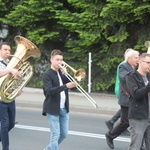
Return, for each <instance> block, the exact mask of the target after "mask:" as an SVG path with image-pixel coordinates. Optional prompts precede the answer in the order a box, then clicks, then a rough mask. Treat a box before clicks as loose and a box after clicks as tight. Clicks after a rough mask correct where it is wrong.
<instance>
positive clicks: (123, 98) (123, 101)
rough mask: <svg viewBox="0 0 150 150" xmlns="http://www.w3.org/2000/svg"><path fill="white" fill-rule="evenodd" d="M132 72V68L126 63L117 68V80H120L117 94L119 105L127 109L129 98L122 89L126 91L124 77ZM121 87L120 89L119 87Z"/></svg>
mask: <svg viewBox="0 0 150 150" xmlns="http://www.w3.org/2000/svg"><path fill="white" fill-rule="evenodd" d="M132 70H134V68H133V67H132V66H131V65H130V64H129V63H128V62H125V63H123V64H121V65H120V67H119V78H120V93H119V102H118V103H119V105H121V106H124V107H129V96H127V95H126V93H125V92H124V90H123V89H122V87H123V88H124V89H125V90H126V91H128V89H127V85H126V75H127V74H128V73H129V72H131V71H132ZM121 86H122V87H121Z"/></svg>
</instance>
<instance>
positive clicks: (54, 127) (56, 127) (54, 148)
mask: <svg viewBox="0 0 150 150" xmlns="http://www.w3.org/2000/svg"><path fill="white" fill-rule="evenodd" d="M46 116H47V119H48V121H49V125H50V133H51V135H50V143H49V145H48V146H47V147H46V150H58V140H59V136H60V123H59V116H54V115H50V114H48V113H47V114H46Z"/></svg>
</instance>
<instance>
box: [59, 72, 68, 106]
mask: <svg viewBox="0 0 150 150" xmlns="http://www.w3.org/2000/svg"><path fill="white" fill-rule="evenodd" d="M57 74H58V78H59V83H60V86H61V85H63V82H62V79H61V77H60V75H59V72H57ZM65 101H66V95H65V92H64V91H62V92H60V108H65Z"/></svg>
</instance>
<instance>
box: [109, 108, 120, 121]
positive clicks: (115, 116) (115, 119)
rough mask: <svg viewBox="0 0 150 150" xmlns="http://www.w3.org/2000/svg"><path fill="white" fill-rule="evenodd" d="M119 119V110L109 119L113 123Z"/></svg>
mask: <svg viewBox="0 0 150 150" xmlns="http://www.w3.org/2000/svg"><path fill="white" fill-rule="evenodd" d="M120 117H121V109H119V110H118V111H117V112H116V113H115V115H114V116H113V117H112V118H111V122H112V123H115V122H116V121H117V120H118V119H119V118H120Z"/></svg>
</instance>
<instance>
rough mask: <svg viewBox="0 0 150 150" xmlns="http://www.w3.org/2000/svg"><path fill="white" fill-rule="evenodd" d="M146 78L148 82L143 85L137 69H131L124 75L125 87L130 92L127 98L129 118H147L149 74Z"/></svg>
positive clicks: (149, 87)
mask: <svg viewBox="0 0 150 150" xmlns="http://www.w3.org/2000/svg"><path fill="white" fill-rule="evenodd" d="M147 79H148V81H149V82H148V84H147V85H145V83H144V81H143V78H142V76H141V75H140V74H139V73H138V72H137V71H132V72H130V73H129V74H127V76H126V81H127V87H128V90H129V92H130V94H131V96H130V100H129V118H133V119H147V118H148V116H149V104H148V103H149V102H148V93H149V92H150V76H149V75H147Z"/></svg>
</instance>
